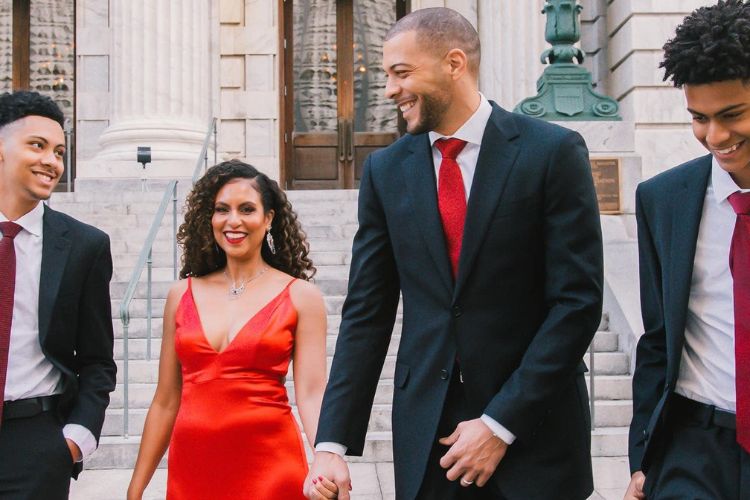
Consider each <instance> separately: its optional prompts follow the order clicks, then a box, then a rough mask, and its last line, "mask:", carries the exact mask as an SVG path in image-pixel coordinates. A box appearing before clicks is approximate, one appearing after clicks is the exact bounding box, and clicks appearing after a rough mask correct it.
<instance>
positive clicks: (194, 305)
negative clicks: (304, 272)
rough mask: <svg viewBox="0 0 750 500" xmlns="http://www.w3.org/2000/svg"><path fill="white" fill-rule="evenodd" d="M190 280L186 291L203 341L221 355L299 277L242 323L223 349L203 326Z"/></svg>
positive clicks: (294, 279)
mask: <svg viewBox="0 0 750 500" xmlns="http://www.w3.org/2000/svg"><path fill="white" fill-rule="evenodd" d="M188 280H189V281H188V289H187V291H186V293H189V294H190V301H191V302H192V303H193V309H195V316H196V317H197V318H198V325H199V326H200V329H201V334H202V335H201V337H202V338H203V341H204V342H205V343H206V345H207V346H208V347H209V348H210V349H211V350H212V351H213V352H214V354H216V355H220V354H223V353H225V352H226V351H227V350H228V349H229V348H230V347H232V345H233V344H234V341H235V340H237V338H238V337H239V336H240V335H242V333H243V332H244V331H245V329H246V328H247V327H248V325H249V324H250V323H252V321H253V320H254V319H255V318H257V317H258V316H259V315H260V313H262V312H263V311H265V310H266V309H268V307H269V306H271V304H274V303H275V302H276V301H277V300H278V299H279V298H280V297H281V296H282V295H284V293H285V292H286V291H287V290H289V287H290V286H291V284H292V283H294V282H295V281H296V280H297V278H292V279H291V280H289V283H287V284H286V285H285V286H284V288H282V289H281V291H280V292H279V293H277V294H276V295H274V296H273V297H272V298H271V299H270V300H269V301H268V302H266V303H265V305H263V306H262V307H261V308H260V309H258V310H257V311H256V312H255V313H254V314H253V315H252V316H250V318H248V320H247V321H245V322H244V323H243V324H242V326H241V327H240V328H239V330H237V333H235V334H234V336H233V337H232V339H231V340H230V341H229V343H227V345H226V347H224V349H222V350H218V349H216V348H215V347H214V346H213V344H212V343H211V341H210V340H208V336H206V329H205V328H204V327H203V319H202V318H201V312H200V310H199V309H198V303H197V302H196V301H195V295H193V282H192V279H191V278H188Z"/></svg>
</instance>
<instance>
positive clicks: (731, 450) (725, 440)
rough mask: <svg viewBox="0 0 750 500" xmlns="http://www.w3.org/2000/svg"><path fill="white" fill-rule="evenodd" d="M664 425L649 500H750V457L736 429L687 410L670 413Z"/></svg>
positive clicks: (649, 483) (648, 488) (646, 487)
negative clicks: (738, 437) (737, 438)
mask: <svg viewBox="0 0 750 500" xmlns="http://www.w3.org/2000/svg"><path fill="white" fill-rule="evenodd" d="M678 398H679V396H678ZM663 429H664V432H663V433H661V435H660V436H658V437H657V442H655V443H654V445H655V446H656V448H655V449H654V454H653V456H652V459H651V465H650V467H649V469H648V471H646V483H645V485H644V491H645V493H646V498H648V500H747V499H750V455H749V454H748V453H747V452H746V451H745V450H743V449H742V447H740V446H739V445H738V444H737V440H736V431H735V430H733V429H731V428H727V427H725V426H720V425H717V424H715V423H713V422H711V421H710V419H707V418H702V417H701V416H699V415H697V414H695V413H693V412H690V411H685V410H684V409H681V410H680V411H673V412H670V413H668V414H667V417H666V422H665V425H664V426H663Z"/></svg>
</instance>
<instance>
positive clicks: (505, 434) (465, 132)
mask: <svg viewBox="0 0 750 500" xmlns="http://www.w3.org/2000/svg"><path fill="white" fill-rule="evenodd" d="M479 97H480V100H479V106H478V107H477V109H476V111H474V114H472V115H471V116H470V117H469V119H468V120H466V122H465V123H464V124H463V125H461V127H459V129H458V130H456V132H455V133H454V134H453V135H451V136H444V135H442V134H440V133H438V132H434V131H433V132H429V133H428V137H429V139H430V145H431V146H432V163H433V165H434V167H435V179H436V180H437V183H438V184H439V183H440V162H441V161H442V160H443V155H442V154H441V153H440V150H439V149H438V148H437V146H435V141H437V140H438V139H442V138H444V137H454V138H456V139H461V140H463V141H466V145H465V146H464V148H463V149H462V150H461V152H460V153H459V154H458V156H457V157H456V162H457V163H458V167H459V168H460V169H461V176H462V177H463V181H464V191H465V193H466V199H467V201H468V199H469V195H470V194H471V184H472V181H473V180H474V172H475V171H476V169H477V159H478V158H479V149H480V147H481V146H482V137H483V136H484V129H485V128H486V127H487V121H488V120H489V119H490V115H491V114H492V106H491V105H490V103H489V101H488V100H487V99H486V98H485V97H484V96H483V95H482V94H481V93H480V94H479ZM436 188H437V185H436ZM481 419H482V421H483V422H484V423H485V424H486V425H487V427H489V428H490V430H492V432H493V433H494V434H495V435H496V436H497V437H499V438H500V439H502V440H503V441H505V442H506V443H508V444H511V443H513V441H515V440H516V436H515V435H514V434H513V433H512V432H510V431H509V430H508V429H506V428H505V427H503V426H502V425H501V424H500V423H499V422H497V421H496V420H495V419H493V418H492V417H490V416H488V415H482V416H481ZM346 449H347V448H346V446H344V445H342V444H339V443H330V442H323V443H318V445H317V446H316V447H315V451H329V452H332V453H336V454H338V455H342V456H343V455H344V454H345V453H346Z"/></svg>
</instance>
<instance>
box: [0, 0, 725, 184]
mask: <svg viewBox="0 0 750 500" xmlns="http://www.w3.org/2000/svg"><path fill="white" fill-rule="evenodd" d="M0 1H2V2H8V1H9V0H0ZM121 1H122V0H76V6H77V9H76V12H77V20H76V23H77V26H76V43H77V62H76V71H77V80H78V81H77V83H78V87H77V90H76V106H77V114H76V118H77V122H76V126H77V141H78V143H77V144H78V150H77V152H78V158H79V163H81V162H83V163H84V166H83V168H79V170H78V172H79V175H83V176H93V177H96V176H104V175H116V176H139V175H140V172H139V171H138V170H137V169H135V170H133V169H132V168H131V166H128V167H122V171H121V172H120V173H117V172H113V168H114V167H111V166H107V167H105V166H103V162H102V161H101V160H100V159H97V158H100V157H101V153H102V149H103V148H102V143H101V141H100V139H101V136H102V133H103V132H105V131H106V130H107V129H108V128H110V127H112V126H113V120H114V119H115V114H116V112H115V111H116V110H115V102H117V101H116V100H115V96H114V94H115V93H117V87H122V86H125V85H127V80H126V79H123V78H120V77H117V76H116V75H113V71H117V68H118V67H120V66H119V65H120V64H121V62H118V61H117V60H116V59H117V57H118V56H116V54H115V51H114V50H113V46H114V45H115V41H116V35H115V33H113V26H116V25H117V22H119V21H118V16H119V14H118V13H117V10H116V9H114V10H113V8H112V6H113V5H117V4H118V2H121ZM187 1H188V0H170V2H168V3H175V2H177V3H179V2H187ZM190 1H194V2H197V4H201V2H203V3H205V4H206V5H203V6H202V7H201V8H202V9H204V12H205V16H206V19H202V20H201V22H200V23H197V24H196V22H195V20H194V19H193V20H191V19H189V18H187V17H186V18H182V20H180V21H178V22H179V23H183V25H184V28H185V29H187V30H190V32H191V33H200V34H201V36H202V37H207V38H208V39H207V41H206V40H205V38H204V41H203V42H201V43H203V44H204V45H203V46H204V47H206V48H205V49H204V54H205V55H206V57H207V58H208V59H207V62H202V63H201V64H204V66H203V67H204V68H206V72H207V73H208V76H207V80H206V82H205V88H204V87H200V88H196V92H197V93H198V97H197V99H198V100H197V101H196V102H195V103H194V104H195V105H196V106H198V108H200V109H201V112H200V113H198V115H200V114H202V113H205V114H206V117H207V116H208V115H216V116H217V117H218V118H219V120H220V125H219V148H218V149H219V156H220V158H232V157H238V158H243V159H246V160H247V161H250V162H251V163H254V164H256V165H257V166H258V167H259V168H261V169H262V170H264V171H266V172H267V173H269V174H271V175H272V176H274V177H278V174H279V160H278V158H279V140H280V137H279V113H280V109H279V102H280V94H281V92H283V89H280V88H279V69H278V58H277V55H278V53H279V46H278V45H279V29H280V28H279V23H278V19H279V13H278V2H277V1H275V0H220V1H218V2H211V1H210V0H190ZM544 1H545V0H524V1H523V2H519V1H517V0H412V1H411V4H412V8H413V9H418V8H425V7H435V6H447V7H451V8H454V9H456V10H458V11H459V12H461V13H462V14H463V15H464V16H466V17H467V18H468V19H469V20H470V21H471V22H472V23H474V25H475V26H476V27H477V29H478V31H479V34H480V38H481V40H482V45H483V62H482V68H481V74H480V89H481V90H482V91H483V92H484V93H485V95H487V97H489V98H491V99H494V100H497V101H498V102H499V103H500V104H501V105H503V106H504V107H506V108H513V107H514V106H515V104H517V103H518V102H519V101H520V100H521V99H523V98H525V97H528V96H530V95H534V94H535V93H536V80H537V78H538V77H539V75H541V73H542V71H543V70H544V65H543V64H541V62H540V61H539V56H540V54H541V52H542V51H543V50H544V49H545V48H546V47H547V44H546V42H545V41H544V16H542V15H541V9H542V6H543V5H544ZM580 3H581V5H583V7H584V10H583V13H582V15H581V22H582V39H581V42H580V45H581V48H582V49H583V50H584V52H585V54H586V61H585V63H584V64H585V65H586V66H587V68H588V69H589V70H590V71H591V73H592V75H593V77H594V81H595V83H596V84H597V90H598V91H599V92H602V93H606V94H608V95H611V96H612V97H615V98H616V99H618V100H619V102H620V105H621V113H622V115H623V118H624V119H625V120H626V121H628V122H632V123H633V124H634V125H633V126H634V127H635V144H636V150H637V152H638V153H639V154H640V155H641V156H642V157H643V174H644V178H647V177H650V176H651V175H653V174H655V173H657V172H660V171H662V170H664V169H666V168H668V167H670V166H672V165H674V164H676V163H679V162H681V161H684V160H685V159H688V158H690V157H693V156H696V155H698V154H701V153H702V149H701V147H700V145H698V144H697V142H696V141H695V140H694V139H693V137H692V133H691V131H690V127H689V116H688V114H687V112H686V111H685V110H684V108H685V104H684V98H683V96H682V92H681V91H680V90H676V89H674V88H672V87H671V86H670V85H669V84H667V83H664V82H662V81H661V76H662V75H661V71H660V70H659V69H658V63H659V60H660V58H661V47H662V45H663V44H664V42H665V41H666V40H667V39H668V38H669V37H670V36H671V34H672V33H673V30H674V27H675V26H676V25H677V23H679V22H680V20H681V19H682V18H683V17H684V16H685V15H686V14H688V13H689V12H690V11H692V10H693V9H695V8H696V7H698V6H701V5H706V4H711V3H713V1H711V0H581V1H580ZM197 4H196V5H197ZM144 12H148V16H147V17H156V18H159V17H163V16H165V15H167V13H166V12H165V11H163V10H159V9H150V10H147V11H144ZM148 22H149V23H152V24H155V23H157V22H158V19H151V20H148ZM2 33H3V32H2V26H1V25H0V40H1V39H2ZM168 46H169V45H168V44H162V45H161V46H160V47H159V48H160V49H161V50H166V49H167V48H168ZM1 50H2V46H1V45H0V51H1ZM190 57H196V55H194V54H193V55H191V56H190ZM188 59H190V58H188ZM156 61H157V64H161V65H167V66H165V67H167V68H170V67H171V66H170V65H172V64H173V62H168V61H167V59H164V58H161V59H156ZM177 63H178V64H193V62H192V60H188V61H187V62H180V61H177ZM134 69H137V67H135V68H134ZM121 71H122V70H121ZM153 71H158V70H156V69H154V70H153ZM151 81H152V82H154V81H153V80H151ZM151 85H157V84H156V83H152V84H151ZM143 88H144V89H145V88H146V87H143ZM188 102H189V103H190V107H191V108H192V107H193V105H194V104H193V103H192V101H190V99H187V101H185V103H188ZM185 103H183V104H182V106H183V107H184V106H185ZM152 118H154V117H152ZM154 119H158V117H155V118H154ZM193 121H194V122H195V123H196V125H195V127H196V128H204V127H205V125H203V124H202V121H201V120H198V119H193ZM198 122H201V125H200V126H198V124H197V123H198ZM105 137H106V134H105ZM191 144H193V146H190V147H191V148H193V147H195V146H194V141H192V142H191ZM188 149H190V148H188ZM87 162H88V163H87ZM131 163H132V162H131ZM136 166H137V165H136ZM79 167H80V166H79ZM118 168H119V167H118ZM183 170H185V171H187V170H191V167H185V168H183ZM172 172H173V170H169V173H172Z"/></svg>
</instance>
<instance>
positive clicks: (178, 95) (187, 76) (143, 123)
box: [95, 0, 211, 177]
mask: <svg viewBox="0 0 750 500" xmlns="http://www.w3.org/2000/svg"><path fill="white" fill-rule="evenodd" d="M111 9H112V11H111V20H112V21H111V22H112V54H111V58H110V61H111V65H112V66H111V78H110V85H111V88H110V90H111V94H110V96H111V119H110V125H109V127H108V128H107V129H106V130H105V131H104V133H102V135H101V136H100V139H99V142H100V145H101V151H100V152H99V153H98V154H97V155H96V158H95V161H96V162H97V163H99V165H100V166H99V168H101V169H103V170H102V173H103V174H104V175H108V176H117V177H120V176H128V177H129V176H133V173H134V170H133V169H135V171H136V172H137V171H138V170H140V169H139V167H138V164H137V163H136V162H135V158H136V148H137V146H151V148H152V158H153V163H152V165H150V166H149V167H147V168H146V173H147V174H146V175H147V176H149V177H162V176H189V175H192V171H193V167H194V161H195V160H196V159H197V157H198V154H199V152H200V150H201V146H202V143H203V139H204V136H205V134H206V130H207V128H208V121H209V119H210V116H209V115H210V111H209V109H210V103H211V91H210V88H209V84H210V77H211V75H210V68H211V65H210V57H211V51H210V49H211V46H210V33H211V29H210V2H209V0H160V1H158V2H154V1H152V0H112V2H111ZM121 162H122V163H121ZM124 162H127V164H126V163H124Z"/></svg>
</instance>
